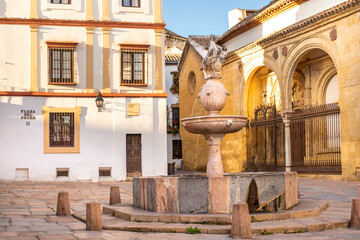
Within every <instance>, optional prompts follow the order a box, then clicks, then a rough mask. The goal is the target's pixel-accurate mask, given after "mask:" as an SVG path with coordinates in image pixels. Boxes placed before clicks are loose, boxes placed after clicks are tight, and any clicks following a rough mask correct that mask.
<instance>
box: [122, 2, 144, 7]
mask: <svg viewBox="0 0 360 240" xmlns="http://www.w3.org/2000/svg"><path fill="white" fill-rule="evenodd" d="M122 6H123V7H140V0H122Z"/></svg>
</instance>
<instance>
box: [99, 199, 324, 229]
mask: <svg viewBox="0 0 360 240" xmlns="http://www.w3.org/2000/svg"><path fill="white" fill-rule="evenodd" d="M328 207H329V203H328V202H326V201H300V203H299V205H298V206H296V207H295V208H293V209H292V210H288V211H280V212H274V213H259V214H250V217H251V222H264V221H278V220H286V219H295V218H310V217H314V216H318V215H319V214H320V213H321V212H322V211H323V210H325V209H327V208H328ZM103 213H106V214H110V215H113V216H115V217H118V218H121V219H124V220H126V221H131V222H163V223H199V224H216V225H230V224H231V214H181V213H157V212H149V211H144V210H141V209H138V208H134V207H132V205H129V204H117V205H112V206H109V205H107V206H104V207H103Z"/></svg>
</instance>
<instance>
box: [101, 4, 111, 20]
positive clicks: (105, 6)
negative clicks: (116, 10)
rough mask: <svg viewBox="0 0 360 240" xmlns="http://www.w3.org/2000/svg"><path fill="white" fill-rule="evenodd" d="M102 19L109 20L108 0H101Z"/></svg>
mask: <svg viewBox="0 0 360 240" xmlns="http://www.w3.org/2000/svg"><path fill="white" fill-rule="evenodd" d="M101 20H102V21H110V17H109V0H102V16H101Z"/></svg>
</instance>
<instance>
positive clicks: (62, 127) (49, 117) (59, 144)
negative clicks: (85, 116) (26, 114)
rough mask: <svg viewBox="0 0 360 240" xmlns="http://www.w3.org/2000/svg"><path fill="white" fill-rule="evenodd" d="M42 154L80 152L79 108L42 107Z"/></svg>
mask: <svg viewBox="0 0 360 240" xmlns="http://www.w3.org/2000/svg"><path fill="white" fill-rule="evenodd" d="M43 115H44V153H79V152H80V115H81V107H75V108H50V107H48V106H44V107H43Z"/></svg>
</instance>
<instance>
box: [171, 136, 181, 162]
mask: <svg viewBox="0 0 360 240" xmlns="http://www.w3.org/2000/svg"><path fill="white" fill-rule="evenodd" d="M172 150H173V151H172V152H173V156H172V158H173V159H181V158H182V142H181V140H173V142H172Z"/></svg>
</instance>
